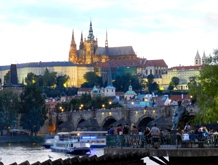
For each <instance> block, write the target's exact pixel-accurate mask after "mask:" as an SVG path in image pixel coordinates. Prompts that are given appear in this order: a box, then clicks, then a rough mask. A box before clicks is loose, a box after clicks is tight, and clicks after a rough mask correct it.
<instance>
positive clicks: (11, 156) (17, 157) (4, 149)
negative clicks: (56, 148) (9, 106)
mask: <svg viewBox="0 0 218 165" xmlns="http://www.w3.org/2000/svg"><path fill="white" fill-rule="evenodd" d="M103 154H104V149H103V148H95V149H92V150H91V153H90V155H97V156H101V155H103ZM0 155H1V157H2V160H1V161H2V163H4V165H8V164H12V163H15V162H16V163H17V164H20V163H22V162H24V161H29V163H30V164H32V163H35V162H37V161H39V162H44V161H46V160H48V159H49V157H48V155H50V156H52V157H53V158H52V159H51V160H56V159H60V158H61V159H63V160H64V159H67V158H68V157H74V155H69V154H65V153H56V152H52V151H51V150H50V149H44V147H42V145H41V144H14V143H8V144H0Z"/></svg>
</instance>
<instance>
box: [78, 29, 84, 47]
mask: <svg viewBox="0 0 218 165" xmlns="http://www.w3.org/2000/svg"><path fill="white" fill-rule="evenodd" d="M79 49H83V32H81V38H80V45H79Z"/></svg>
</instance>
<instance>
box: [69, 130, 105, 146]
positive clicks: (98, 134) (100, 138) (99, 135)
mask: <svg viewBox="0 0 218 165" xmlns="http://www.w3.org/2000/svg"><path fill="white" fill-rule="evenodd" d="M107 133H108V132H107V131H72V132H70V134H71V135H72V136H76V137H77V139H78V140H79V141H80V142H86V143H89V144H90V148H104V147H106V135H107Z"/></svg>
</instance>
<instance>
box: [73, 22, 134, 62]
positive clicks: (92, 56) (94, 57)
mask: <svg viewBox="0 0 218 165" xmlns="http://www.w3.org/2000/svg"><path fill="white" fill-rule="evenodd" d="M136 58H137V57H136V54H135V52H134V50H133V48H132V46H121V47H109V46H108V39H107V32H106V39H105V47H99V46H98V39H97V38H96V39H95V37H94V34H93V29H92V22H90V27H89V35H88V37H87V39H86V38H85V39H84V41H83V34H82V33H81V39H80V45H79V50H77V47H76V43H75V40H74V31H73V34H72V41H71V45H70V52H69V61H71V62H72V63H74V64H92V63H96V62H106V61H110V60H120V59H136Z"/></svg>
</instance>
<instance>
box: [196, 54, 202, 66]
mask: <svg viewBox="0 0 218 165" xmlns="http://www.w3.org/2000/svg"><path fill="white" fill-rule="evenodd" d="M199 65H201V57H200V55H199V53H198V50H197V53H196V56H195V66H199Z"/></svg>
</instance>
